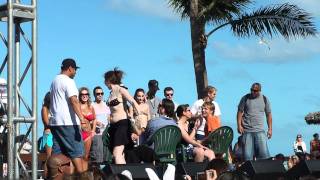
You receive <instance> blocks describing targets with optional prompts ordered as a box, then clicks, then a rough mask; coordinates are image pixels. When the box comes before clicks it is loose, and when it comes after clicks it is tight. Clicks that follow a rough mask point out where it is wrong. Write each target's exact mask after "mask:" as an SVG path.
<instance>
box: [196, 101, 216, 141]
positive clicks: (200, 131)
mask: <svg viewBox="0 0 320 180" xmlns="http://www.w3.org/2000/svg"><path fill="white" fill-rule="evenodd" d="M203 103H204V101H203V99H199V100H197V101H196V102H194V103H193V105H192V107H191V109H190V110H191V113H192V114H193V115H201V114H202V113H201V107H202V105H203ZM212 103H213V105H214V107H215V108H214V115H215V116H220V115H221V110H220V107H219V104H218V103H217V102H215V101H212ZM205 124H206V120H205V119H204V118H203V119H202V123H201V125H200V127H199V128H198V130H197V134H201V135H204V128H205Z"/></svg>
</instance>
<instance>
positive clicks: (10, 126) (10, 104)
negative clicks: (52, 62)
mask: <svg viewBox="0 0 320 180" xmlns="http://www.w3.org/2000/svg"><path fill="white" fill-rule="evenodd" d="M12 8H13V7H12V0H7V9H8V27H7V28H8V32H7V33H8V38H7V39H8V64H7V68H8V70H7V79H8V109H7V110H8V124H7V128H8V146H7V148H8V179H10V180H11V179H14V177H13V174H14V172H13V171H14V169H13V165H14V159H13V153H12V152H13V150H14V149H13V146H14V132H13V99H12V96H13V88H12V87H13V81H12V75H13V74H12V61H13V28H14V27H13V24H14V22H13V9H12Z"/></svg>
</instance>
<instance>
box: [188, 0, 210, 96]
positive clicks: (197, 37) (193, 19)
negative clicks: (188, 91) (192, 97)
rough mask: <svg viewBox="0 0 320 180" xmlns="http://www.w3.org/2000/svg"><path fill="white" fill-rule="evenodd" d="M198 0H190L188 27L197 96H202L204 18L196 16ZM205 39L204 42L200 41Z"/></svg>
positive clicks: (204, 71) (203, 83) (205, 76)
mask: <svg viewBox="0 0 320 180" xmlns="http://www.w3.org/2000/svg"><path fill="white" fill-rule="evenodd" d="M198 12H199V9H198V1H197V0H191V6H190V28H191V42H192V55H193V64H194V72H195V77H196V83H197V93H198V98H199V99H200V98H203V95H204V94H203V90H204V88H205V87H207V86H208V78H207V69H206V62H205V48H206V39H203V38H205V20H204V19H203V18H201V17H198V16H197V15H198ZM201 40H205V42H203V41H201Z"/></svg>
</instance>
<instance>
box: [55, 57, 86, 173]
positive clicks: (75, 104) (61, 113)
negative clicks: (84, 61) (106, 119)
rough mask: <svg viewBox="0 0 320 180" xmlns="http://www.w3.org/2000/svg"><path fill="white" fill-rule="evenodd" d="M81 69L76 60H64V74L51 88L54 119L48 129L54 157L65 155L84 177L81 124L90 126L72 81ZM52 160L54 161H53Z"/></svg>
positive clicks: (60, 75)
mask: <svg viewBox="0 0 320 180" xmlns="http://www.w3.org/2000/svg"><path fill="white" fill-rule="evenodd" d="M78 68H79V67H77V65H76V62H75V61H74V60H73V59H70V58H69V59H64V60H63V62H62V65H61V73H60V74H59V75H57V76H56V77H55V79H54V80H53V82H52V84H51V87H50V114H51V115H52V116H51V117H50V120H49V126H50V129H51V132H52V135H53V147H52V154H53V155H59V154H63V155H65V156H67V157H69V158H70V159H71V161H72V163H73V165H74V166H75V170H76V172H77V173H79V174H84V173H83V172H85V171H86V170H87V168H86V167H85V164H84V163H85V161H83V155H84V145H83V141H82V136H81V127H80V123H81V124H88V121H87V120H85V119H84V117H83V115H82V114H81V111H80V103H79V101H78V98H77V97H78V89H77V87H76V84H75V82H74V80H73V78H74V76H75V75H76V71H77V69H78ZM79 119H80V120H79ZM52 159H53V158H52ZM52 159H51V161H54V159H53V160H52ZM53 163H54V162H53ZM49 164H50V160H49ZM49 172H50V170H49ZM80 176H81V175H80Z"/></svg>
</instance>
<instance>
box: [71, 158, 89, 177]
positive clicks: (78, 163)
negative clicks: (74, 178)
mask: <svg viewBox="0 0 320 180" xmlns="http://www.w3.org/2000/svg"><path fill="white" fill-rule="evenodd" d="M72 163H73V165H74V167H75V170H76V172H77V173H82V172H85V171H86V169H84V167H83V163H84V162H83V159H82V158H73V159H72Z"/></svg>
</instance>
